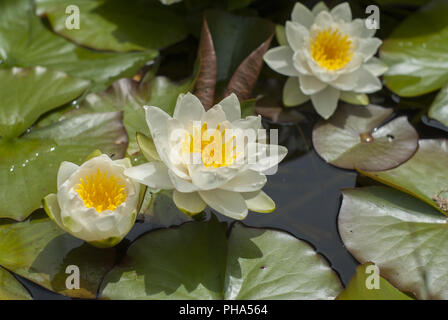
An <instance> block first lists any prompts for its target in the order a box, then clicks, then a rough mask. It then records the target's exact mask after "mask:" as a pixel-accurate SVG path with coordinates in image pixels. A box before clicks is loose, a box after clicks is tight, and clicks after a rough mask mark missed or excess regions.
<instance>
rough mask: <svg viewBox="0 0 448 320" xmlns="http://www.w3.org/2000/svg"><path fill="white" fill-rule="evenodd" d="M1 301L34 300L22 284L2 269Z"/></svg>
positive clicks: (0, 273) (0, 283)
mask: <svg viewBox="0 0 448 320" xmlns="http://www.w3.org/2000/svg"><path fill="white" fill-rule="evenodd" d="M0 300H32V298H31V295H30V294H29V292H28V291H27V290H26V289H25V288H24V287H23V286H22V284H21V283H20V282H19V281H18V280H17V279H16V278H14V276H13V275H12V274H11V273H9V272H8V271H7V270H5V269H3V268H2V267H0Z"/></svg>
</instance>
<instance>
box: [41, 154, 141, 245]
mask: <svg viewBox="0 0 448 320" xmlns="http://www.w3.org/2000/svg"><path fill="white" fill-rule="evenodd" d="M129 167H131V163H130V161H129V159H121V160H111V159H110V158H109V157H108V156H107V155H105V154H103V155H100V156H98V157H94V158H92V159H90V160H88V161H86V162H85V163H83V164H82V165H81V166H78V165H76V164H74V163H71V162H67V161H64V162H62V163H61V165H60V167H59V171H58V177H57V186H58V189H57V190H58V192H57V195H56V194H50V195H48V196H47V197H45V199H44V208H45V211H46V212H47V214H48V216H49V217H50V218H51V219H52V220H53V221H54V222H55V223H56V224H57V225H58V226H59V227H60V228H61V229H63V230H64V231H66V232H68V233H70V234H72V235H73V236H75V237H77V238H79V239H82V240H84V241H87V242H90V243H91V244H93V245H95V246H97V247H111V246H114V245H116V244H117V243H118V242H120V241H121V240H122V239H123V238H124V236H126V234H128V232H129V231H130V230H131V228H132V226H133V225H134V223H135V219H136V216H137V205H138V200H139V190H140V185H139V184H138V183H137V182H135V181H133V180H132V179H130V178H128V177H127V176H125V175H124V170H125V169H126V168H129Z"/></svg>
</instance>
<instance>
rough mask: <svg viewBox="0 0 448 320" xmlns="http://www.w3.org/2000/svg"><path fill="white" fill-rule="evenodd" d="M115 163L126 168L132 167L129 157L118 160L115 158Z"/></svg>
mask: <svg viewBox="0 0 448 320" xmlns="http://www.w3.org/2000/svg"><path fill="white" fill-rule="evenodd" d="M113 162H114V164H116V165H119V166H121V167H123V168H124V169H126V168H130V167H132V163H131V160H129V158H123V159H118V160H113Z"/></svg>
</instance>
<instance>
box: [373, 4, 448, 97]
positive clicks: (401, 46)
mask: <svg viewBox="0 0 448 320" xmlns="http://www.w3.org/2000/svg"><path fill="white" fill-rule="evenodd" d="M447 14H448V2H447V1H445V0H436V1H431V2H430V3H429V4H428V5H426V6H424V7H422V8H421V9H420V11H418V12H416V13H415V14H412V15H411V16H409V17H408V18H407V19H406V20H405V21H403V23H402V24H401V25H400V26H399V27H398V28H397V29H396V30H395V31H394V32H393V33H392V35H391V38H390V39H387V40H386V41H384V43H383V46H382V48H381V58H382V59H383V60H384V62H386V64H388V66H389V70H388V72H387V74H386V75H385V77H384V78H385V83H386V86H387V87H388V88H389V89H391V90H392V91H393V92H395V93H397V94H398V95H400V96H403V97H413V96H418V95H421V94H425V93H428V92H431V91H434V90H437V89H440V88H441V87H442V86H444V85H446V84H447V82H448V65H447V64H446V57H447V54H446V53H447V51H448V20H447V19H446V16H447Z"/></svg>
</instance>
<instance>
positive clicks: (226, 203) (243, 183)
mask: <svg viewBox="0 0 448 320" xmlns="http://www.w3.org/2000/svg"><path fill="white" fill-rule="evenodd" d="M145 110H146V121H147V123H148V126H149V129H150V132H151V135H152V138H153V140H154V144H155V147H156V149H157V153H158V155H159V158H160V161H152V162H149V163H145V164H142V165H140V166H136V167H133V168H129V169H126V170H125V174H126V175H127V176H129V177H130V178H132V179H135V180H136V181H138V182H140V183H142V184H144V185H147V186H149V187H150V188H154V189H168V190H171V189H173V190H174V191H173V200H174V203H175V204H176V206H177V207H178V208H179V209H181V210H182V211H184V212H186V213H188V214H196V213H199V212H201V211H203V210H204V209H205V207H206V206H207V205H209V206H210V207H211V208H213V209H215V210H216V211H218V212H219V213H221V214H224V215H226V216H229V217H232V218H234V219H244V218H245V217H246V215H247V213H248V209H250V210H252V211H256V212H271V211H273V210H275V204H274V202H273V201H272V200H271V198H269V197H268V196H267V195H266V194H265V193H264V192H263V191H261V188H262V187H263V186H264V185H265V183H266V176H265V174H264V172H266V170H268V169H269V168H272V167H274V166H276V165H277V164H278V162H280V161H281V160H282V159H283V158H284V157H285V155H286V153H287V150H286V148H285V147H282V146H278V145H273V144H265V143H260V142H259V141H257V140H255V141H253V142H250V141H246V140H245V139H242V141H243V146H242V150H246V151H247V150H249V149H250V150H252V151H253V152H251V155H252V156H254V157H256V158H257V159H258V161H254V162H250V161H247V160H248V159H247V157H249V155H248V154H249V152H241V153H239V152H229V153H228V154H226V152H223V153H220V150H224V149H225V148H227V149H226V150H230V149H232V148H233V147H232V141H233V140H234V138H235V139H236V140H238V138H240V137H235V136H232V137H231V138H230V139H226V138H224V139H222V140H221V138H220V137H225V136H226V132H240V131H238V129H241V132H243V131H245V130H248V131H250V132H253V133H254V135H255V138H256V135H257V134H258V130H259V129H260V128H261V118H260V117H259V116H249V117H247V118H245V119H241V109H240V103H239V101H238V98H237V97H236V95H235V94H231V95H230V96H228V97H226V98H225V99H224V100H222V101H221V102H220V103H219V104H217V105H215V106H214V107H213V108H211V109H210V110H208V111H205V109H204V107H203V106H202V103H201V102H200V101H199V99H198V98H197V97H195V96H194V95H192V94H190V93H188V94H186V95H180V96H179V98H178V100H177V104H176V107H175V110H174V115H173V117H170V116H169V115H168V114H167V113H165V112H164V111H163V110H161V109H160V108H157V107H153V106H146V107H145ZM226 130H228V131H226ZM179 133H180V134H179ZM206 135H207V137H205V136H206ZM194 137H199V139H200V140H199V141H198V144H196V142H195V140H194V139H195V138H194ZM240 140H241V139H240ZM213 145H214V146H213ZM212 146H213V148H212V149H211V148H210V147H212ZM228 148H230V149H228ZM266 151H267V152H266ZM218 153H219V154H220V155H219V157H218V158H216V155H217V154H218ZM192 159H193V161H192Z"/></svg>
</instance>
